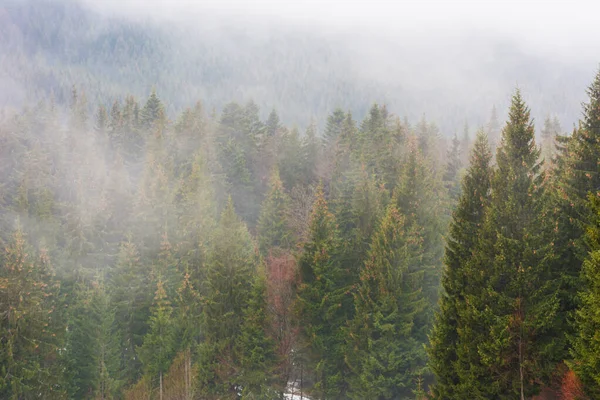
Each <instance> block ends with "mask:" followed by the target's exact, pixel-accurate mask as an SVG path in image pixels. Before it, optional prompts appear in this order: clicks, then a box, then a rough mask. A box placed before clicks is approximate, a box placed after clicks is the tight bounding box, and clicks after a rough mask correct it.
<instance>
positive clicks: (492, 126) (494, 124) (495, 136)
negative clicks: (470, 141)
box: [486, 105, 501, 156]
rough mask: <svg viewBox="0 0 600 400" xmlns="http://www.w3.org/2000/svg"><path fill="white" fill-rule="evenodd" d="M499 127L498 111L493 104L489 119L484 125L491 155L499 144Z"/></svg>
mask: <svg viewBox="0 0 600 400" xmlns="http://www.w3.org/2000/svg"><path fill="white" fill-rule="evenodd" d="M500 128H501V127H500V121H499V119H498V112H497V111H496V106H495V105H494V106H493V107H492V112H491V115H490V120H489V122H488V124H487V126H486V133H487V136H488V140H489V142H490V147H491V148H492V156H495V154H496V148H497V147H498V146H499V145H500Z"/></svg>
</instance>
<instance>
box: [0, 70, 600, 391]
mask: <svg viewBox="0 0 600 400" xmlns="http://www.w3.org/2000/svg"><path fill="white" fill-rule="evenodd" d="M588 95H589V99H588V101H587V102H586V103H585V104H584V106H583V110H582V115H583V117H582V119H581V121H580V123H579V125H578V126H577V127H576V128H575V129H574V130H573V132H572V133H570V134H568V135H567V134H562V133H561V132H557V130H558V129H560V128H558V127H557V124H556V121H551V120H548V121H546V123H545V124H544V126H543V129H541V132H540V134H539V135H537V136H538V137H539V138H540V140H539V141H536V129H539V128H536V126H535V125H534V121H533V120H532V119H531V117H530V110H529V108H528V106H527V104H526V102H525V101H524V99H523V95H522V94H521V92H520V91H519V90H518V89H517V90H515V92H514V95H513V97H512V102H511V106H510V109H509V110H508V115H507V117H506V120H505V121H504V122H500V121H499V120H498V117H497V114H496V112H495V111H494V112H493V113H492V116H491V119H490V123H489V124H488V125H487V126H486V127H482V128H481V129H479V130H478V131H477V132H469V130H468V128H466V129H465V132H464V133H463V134H462V135H461V137H460V138H458V137H457V136H456V135H455V137H454V139H453V140H452V141H451V142H446V141H444V140H443V139H442V137H441V136H440V134H439V133H438V130H437V128H436V126H435V124H433V123H431V122H428V121H426V120H425V119H423V120H421V121H419V122H417V123H416V124H414V125H411V124H409V123H408V122H406V121H403V120H401V119H400V118H398V117H397V116H395V115H394V114H393V113H392V112H391V111H390V110H388V109H387V108H386V107H385V106H384V105H377V104H374V105H373V106H372V108H371V110H370V111H369V113H368V115H367V116H366V117H365V118H364V119H363V120H362V121H357V120H355V119H354V118H353V116H352V115H351V114H350V113H348V112H345V111H343V110H336V111H335V112H333V113H332V114H331V115H330V116H329V117H328V118H327V123H326V126H325V128H324V130H323V131H322V132H319V131H318V129H317V128H316V127H315V126H314V125H311V126H309V127H308V129H307V130H306V131H305V132H299V131H298V129H296V128H288V127H285V126H284V125H283V124H282V123H281V122H280V120H279V117H278V114H277V112H276V111H275V110H273V111H271V112H270V114H269V116H268V118H267V119H266V120H261V118H260V116H259V109H258V107H257V106H256V105H255V104H254V103H252V102H249V103H246V104H238V103H235V102H232V103H230V104H228V105H227V106H226V107H224V109H223V110H222V112H221V113H219V114H215V113H211V112H207V110H206V109H205V107H204V106H203V105H202V103H197V104H195V105H194V106H192V107H191V108H188V109H185V110H184V111H183V112H181V113H180V114H179V115H178V116H177V117H176V118H174V119H172V120H171V119H168V118H167V116H166V114H165V111H164V105H163V103H162V101H161V100H160V98H159V94H157V93H156V92H152V93H151V95H150V96H149V97H148V98H147V99H146V100H144V101H139V100H137V99H135V98H134V97H132V96H129V97H127V98H126V99H125V100H124V101H123V102H119V101H115V102H114V103H113V104H110V105H104V104H99V105H94V106H93V107H92V106H91V105H90V104H88V101H87V100H86V95H85V91H84V90H81V89H78V88H74V89H73V92H72V98H71V102H70V106H69V107H68V109H64V108H61V107H58V106H57V105H56V104H55V103H54V102H53V101H52V99H50V100H49V101H40V102H39V103H37V104H36V105H34V106H32V107H29V108H25V109H23V110H22V111H21V112H19V113H16V114H14V115H11V116H9V117H7V118H5V119H4V120H3V121H2V124H1V125H0V140H1V143H2V146H1V152H2V153H1V159H2V164H1V167H2V176H3V177H4V180H3V182H2V192H1V194H2V197H1V198H0V199H1V203H0V204H1V208H2V214H1V215H2V221H1V223H2V229H1V233H2V238H1V240H2V257H1V266H2V269H1V270H0V300H1V301H0V306H1V309H0V311H1V314H0V316H1V317H2V319H1V320H0V321H1V325H0V329H1V330H0V338H1V341H2V342H1V344H2V346H1V347H0V368H1V374H0V395H1V396H0V397H2V398H6V399H32V398H44V399H68V398H75V399H120V398H122V399H154V398H157V399H228V398H232V399H233V398H242V399H279V398H284V396H288V397H289V396H291V395H292V394H294V395H296V396H300V397H302V398H311V399H346V398H351V399H425V398H428V397H431V398H433V399H467V398H480V399H512V398H514V399H517V398H521V399H525V398H528V399H529V398H533V396H541V397H537V398H542V399H546V398H547V399H549V398H561V399H593V398H597V396H598V395H599V394H600V383H599V376H600V367H599V365H600V363H599V362H598V359H599V357H600V352H598V350H597V349H598V345H599V344H598V343H599V341H598V336H597V333H598V327H599V326H600V320H599V319H598V316H597V309H598V305H599V303H598V301H599V300H598V297H599V296H600V291H599V289H598V282H599V279H600V278H599V276H598V274H599V272H598V265H600V262H599V254H600V253H599V250H598V249H599V248H600V244H599V243H600V234H599V233H598V232H599V230H600V222H599V221H600V217H599V215H600V211H599V210H600V200H598V188H599V187H600V181H599V180H600V176H599V174H598V160H600V145H599V144H598V143H599V138H600V111H599V110H600V74H599V75H598V76H597V77H596V79H595V80H594V82H593V83H592V84H591V85H590V87H589V89H588ZM91 108H93V109H95V110H96V111H95V112H93V113H90V112H88V109H91ZM542 154H544V156H542ZM544 396H546V397H544ZM551 396H555V397H551Z"/></svg>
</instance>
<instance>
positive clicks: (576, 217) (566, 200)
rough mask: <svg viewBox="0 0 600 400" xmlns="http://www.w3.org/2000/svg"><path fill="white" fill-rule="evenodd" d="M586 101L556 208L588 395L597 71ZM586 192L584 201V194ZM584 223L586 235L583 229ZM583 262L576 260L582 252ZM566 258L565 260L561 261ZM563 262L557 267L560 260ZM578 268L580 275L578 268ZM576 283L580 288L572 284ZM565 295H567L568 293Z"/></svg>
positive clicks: (599, 182) (593, 383) (596, 389)
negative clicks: (578, 296) (557, 208)
mask: <svg viewBox="0 0 600 400" xmlns="http://www.w3.org/2000/svg"><path fill="white" fill-rule="evenodd" d="M588 95H589V101H588V102H587V103H585V104H584V110H583V115H584V118H583V121H582V123H581V124H580V127H579V129H577V130H576V131H575V132H574V133H573V136H572V137H571V138H570V139H568V141H567V142H566V149H565V150H566V151H565V153H566V157H565V161H564V164H562V165H560V166H562V167H563V170H564V172H563V176H562V177H563V182H564V186H563V187H562V188H561V189H562V194H563V201H562V202H560V203H559V205H560V206H562V207H560V208H559V211H558V212H559V213H560V214H566V215H564V216H563V217H562V218H561V219H560V220H559V221H558V222H559V223H561V225H560V226H558V227H557V228H558V229H561V228H562V229H561V230H560V231H559V232H560V233H562V235H561V236H559V239H562V240H560V241H558V242H557V244H558V245H561V246H560V247H559V248H558V249H559V250H563V252H562V253H561V254H560V258H559V259H560V262H558V263H557V266H556V269H557V271H558V273H560V276H561V277H562V280H563V282H564V295H565V298H566V301H565V302H564V303H563V304H565V305H566V306H567V307H564V306H563V307H564V309H566V311H572V310H573V306H575V305H577V303H576V302H575V301H574V300H575V299H574V298H573V291H574V290H579V292H580V299H581V304H580V305H579V309H578V310H577V315H576V318H575V324H574V325H573V327H574V329H575V334H574V338H573V349H572V355H573V358H574V360H573V363H572V368H573V369H574V370H575V372H576V373H577V375H578V376H579V377H580V379H581V380H582V381H583V383H584V385H585V386H586V388H585V389H586V391H587V392H588V393H589V394H590V396H592V397H597V396H598V394H599V393H600V382H599V381H598V376H599V375H598V371H599V368H598V365H600V364H599V363H598V361H597V356H598V355H597V351H596V348H597V347H596V346H597V329H596V327H597V324H598V317H597V315H596V314H597V312H596V311H594V310H596V309H597V297H598V288H597V284H598V280H597V276H598V272H597V271H598V266H597V265H598V210H599V204H598V196H597V193H598V190H599V188H600V174H599V169H598V158H600V72H598V74H597V75H596V78H595V80H594V82H593V83H592V85H591V86H590V87H589V88H588ZM586 195H587V196H588V198H587V199H586V200H587V202H584V201H583V200H584V196H586ZM584 228H587V229H586V231H587V232H586V233H587V235H586V239H587V240H585V241H584V237H582V233H583V232H584ZM588 251H589V253H588V254H587V257H586V258H585V262H584V263H583V267H582V266H581V260H582V259H583V258H584V257H585V256H586V252H588ZM565 263H569V264H565ZM560 264H564V265H565V266H568V268H564V267H563V271H560V270H559V269H558V268H559V265H560ZM580 269H581V277H582V281H580V280H578V279H577V278H578V276H577V273H578V271H580ZM577 288H579V289H577ZM567 296H568V297H567Z"/></svg>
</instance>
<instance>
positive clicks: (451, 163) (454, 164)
mask: <svg viewBox="0 0 600 400" xmlns="http://www.w3.org/2000/svg"><path fill="white" fill-rule="evenodd" d="M460 147H461V145H460V141H459V140H458V136H457V135H456V134H455V135H454V137H453V138H452V147H451V148H450V149H449V150H448V162H447V164H446V172H445V174H444V182H445V184H446V188H447V189H448V193H449V194H450V200H452V201H453V202H456V201H457V200H458V198H459V196H460V175H459V174H460V170H461V168H462V161H461V154H460Z"/></svg>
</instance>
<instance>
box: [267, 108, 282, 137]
mask: <svg viewBox="0 0 600 400" xmlns="http://www.w3.org/2000/svg"><path fill="white" fill-rule="evenodd" d="M265 128H266V133H267V135H268V136H270V137H273V136H275V135H277V133H278V132H279V130H280V129H281V125H280V123H279V115H277V111H275V109H273V110H271V113H270V114H269V118H268V119H267V122H266V123H265Z"/></svg>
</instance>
